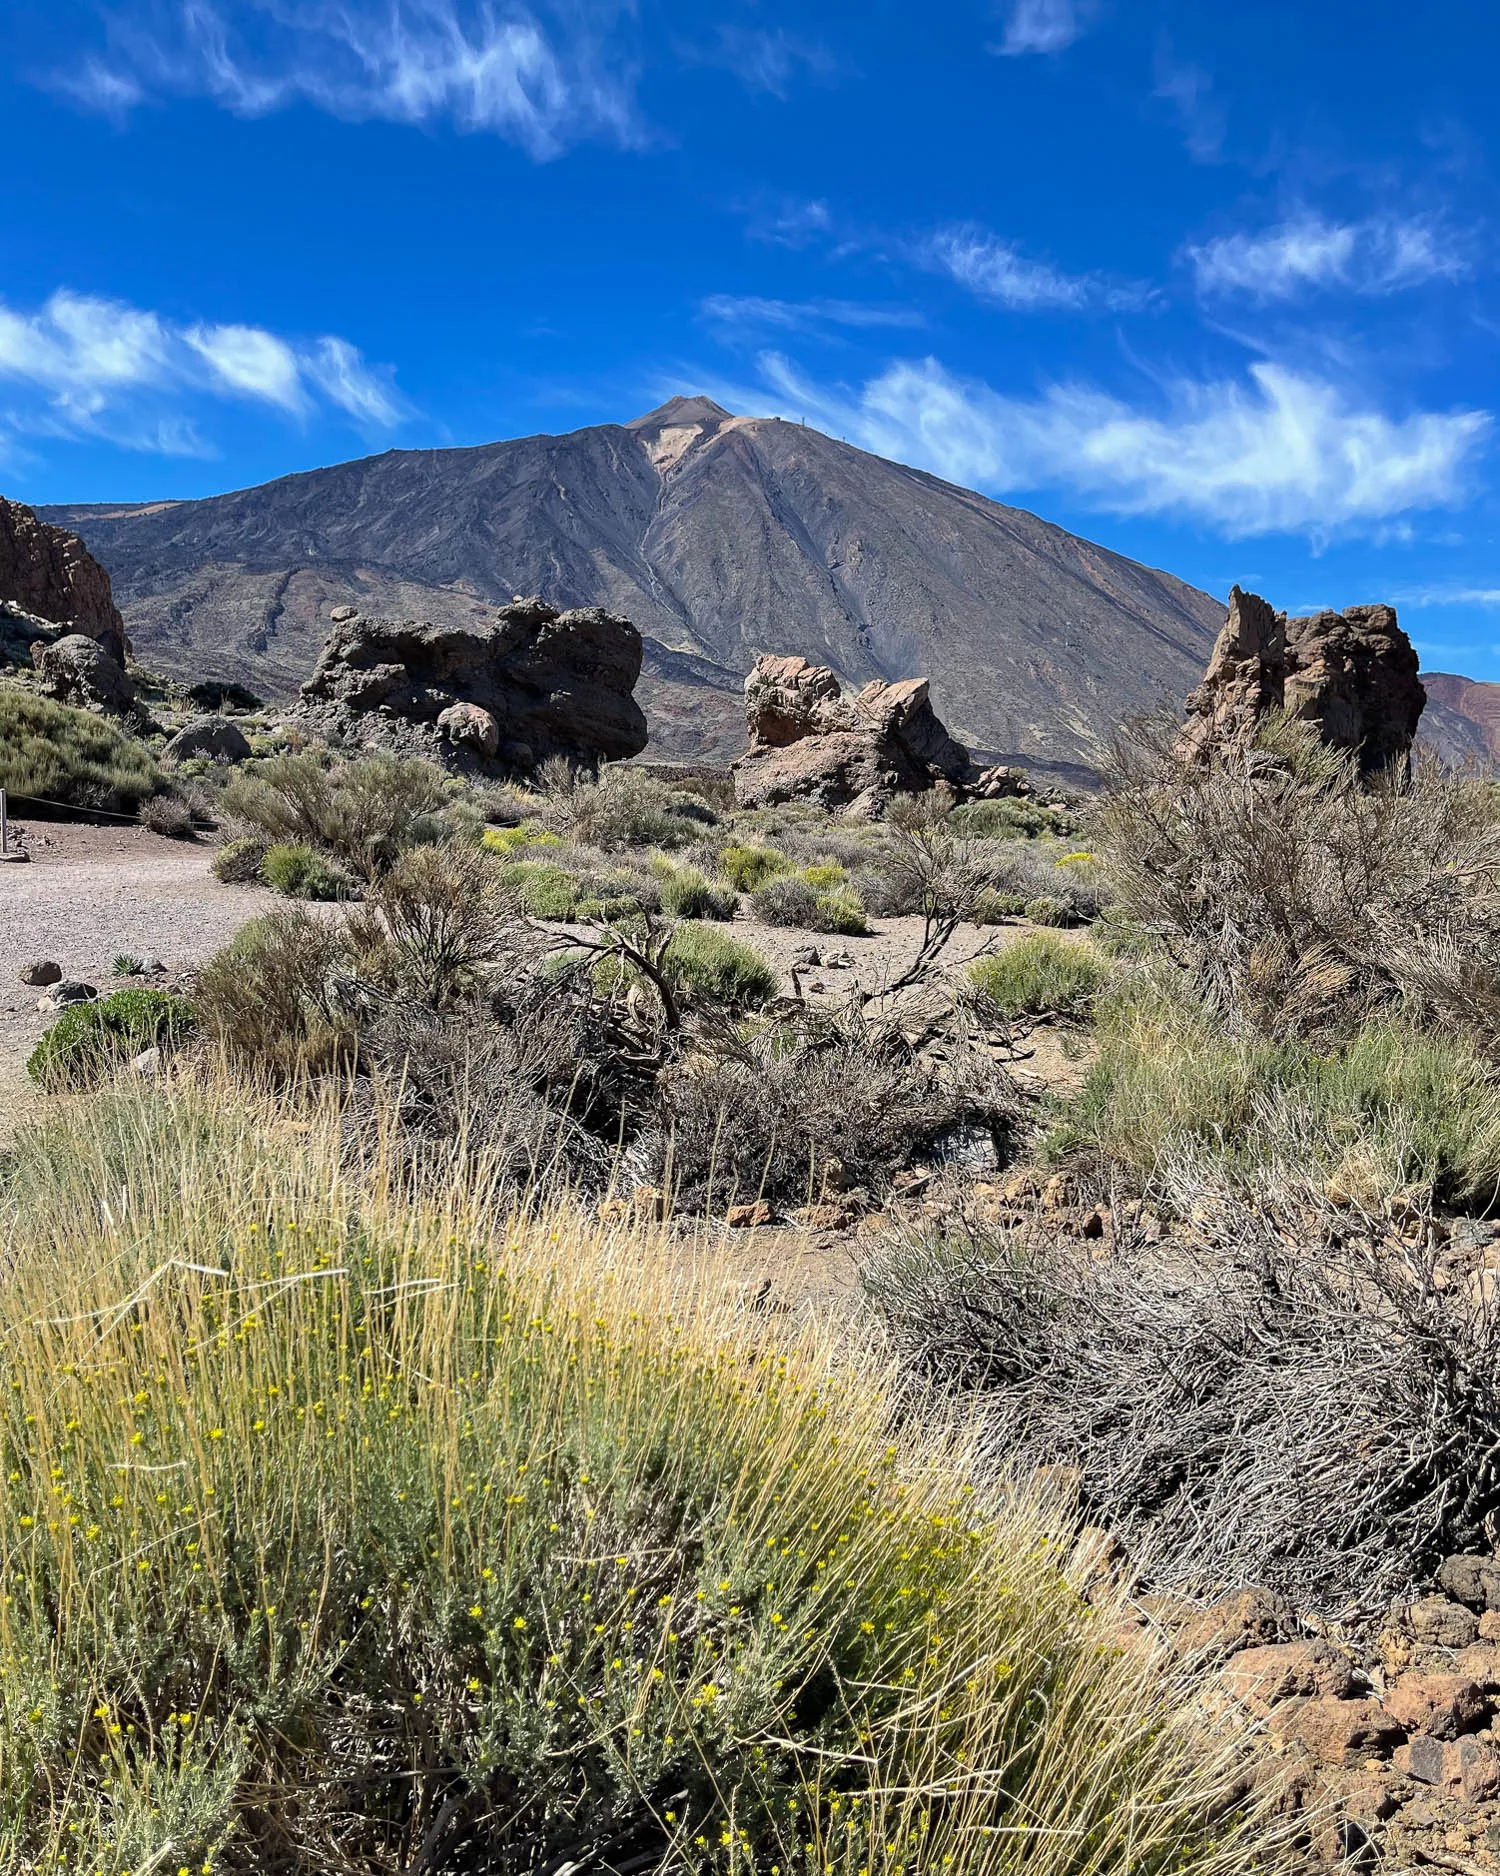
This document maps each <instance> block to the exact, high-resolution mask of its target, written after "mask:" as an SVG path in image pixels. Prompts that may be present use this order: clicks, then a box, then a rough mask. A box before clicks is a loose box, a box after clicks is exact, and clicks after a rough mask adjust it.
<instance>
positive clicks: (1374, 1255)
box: [866, 1191, 1500, 1619]
mask: <svg viewBox="0 0 1500 1876" xmlns="http://www.w3.org/2000/svg"><path fill="white" fill-rule="evenodd" d="M1200 1212H1201V1215H1202V1217H1203V1218H1205V1219H1210V1218H1212V1217H1214V1216H1215V1215H1217V1216H1219V1217H1220V1218H1221V1220H1222V1224H1221V1227H1220V1228H1218V1229H1215V1228H1214V1227H1213V1226H1212V1225H1211V1224H1208V1223H1203V1224H1201V1225H1200V1228H1199V1230H1198V1232H1197V1234H1196V1235H1195V1238H1194V1240H1193V1241H1192V1242H1191V1243H1177V1244H1174V1245H1173V1246H1171V1247H1170V1248H1168V1247H1155V1248H1149V1247H1146V1246H1143V1245H1141V1244H1138V1243H1133V1242H1131V1241H1130V1239H1129V1237H1128V1234H1122V1237H1121V1239H1120V1240H1119V1241H1118V1242H1117V1243H1116V1244H1115V1246H1114V1247H1113V1248H1112V1249H1110V1250H1109V1251H1108V1252H1107V1253H1106V1254H1104V1255H1102V1256H1101V1255H1100V1254H1099V1251H1100V1247H1099V1246H1098V1244H1080V1243H1077V1242H1071V1243H1068V1242H1057V1241H1049V1240H1048V1238H1047V1237H1046V1236H1045V1235H1044V1234H1042V1233H1041V1232H1038V1233H1037V1234H1036V1235H1035V1236H1034V1237H1032V1238H1031V1240H1030V1241H1029V1242H1023V1243H1021V1244H1020V1245H1017V1244H1015V1243H1014V1242H1009V1243H1006V1244H1003V1245H1002V1244H998V1243H996V1242H992V1241H988V1240H986V1239H985V1238H984V1237H983V1236H978V1237H975V1236H963V1237H949V1238H946V1239H927V1240H925V1241H924V1240H921V1239H914V1240H912V1241H910V1242H908V1243H906V1244H905V1245H902V1246H899V1247H896V1248H893V1249H891V1250H890V1251H888V1252H887V1253H885V1254H884V1256H883V1257H882V1258H881V1259H880V1260H878V1261H877V1262H876V1263H875V1264H873V1265H872V1266H871V1267H870V1268H869V1269H868V1270H867V1272H866V1282H867V1285H868V1288H869V1292H870V1294H871V1296H872V1298H873V1300H874V1303H875V1305H876V1307H877V1309H878V1310H879V1312H880V1314H881V1315H882V1316H883V1317H884V1319H885V1321H886V1323H887V1324H888V1325H889V1327H890V1331H891V1334H892V1337H893V1340H894V1342H895V1345H896V1348H897V1350H898V1351H899V1354H900V1357H901V1359H902V1361H903V1363H904V1365H905V1367H906V1369H907V1371H908V1373H909V1374H910V1375H911V1376H912V1377H913V1378H914V1379H919V1380H920V1382H921V1383H922V1385H923V1388H924V1390H925V1387H926V1386H927V1385H928V1384H930V1383H932V1382H938V1383H940V1384H941V1385H943V1386H944V1387H947V1388H952V1389H955V1390H963V1391H965V1392H966V1393H968V1394H969V1395H970V1396H971V1398H972V1399H973V1400H974V1402H975V1403H976V1413H977V1419H978V1422H979V1426H980V1429H981V1438H982V1441H983V1445H984V1448H985V1450H986V1451H987V1452H988V1454H989V1456H990V1459H991V1461H992V1463H993V1465H994V1466H995V1467H996V1468H997V1469H1006V1468H1014V1469H1018V1470H1020V1471H1021V1472H1025V1471H1026V1470H1027V1469H1029V1468H1031V1467H1033V1466H1040V1465H1062V1466H1066V1467H1075V1468H1077V1474H1078V1477H1079V1479H1080V1491H1081V1497H1082V1503H1083V1506H1084V1508H1085V1511H1086V1513H1087V1514H1088V1515H1089V1516H1091V1517H1093V1518H1095V1519H1096V1520H1098V1521H1099V1522H1101V1523H1104V1524H1106V1525H1108V1527H1109V1528H1110V1529H1112V1530H1113V1531H1115V1532H1116V1533H1118V1534H1119V1535H1120V1536H1121V1537H1122V1538H1123V1539H1124V1541H1125V1543H1126V1546H1127V1549H1128V1550H1129V1551H1130V1553H1131V1555H1132V1558H1133V1561H1134V1563H1135V1564H1136V1566H1137V1567H1138V1568H1140V1569H1141V1570H1142V1572H1143V1575H1144V1577H1145V1580H1146V1581H1148V1582H1151V1583H1154V1584H1156V1585H1157V1586H1160V1587H1170V1588H1180V1589H1185V1590H1188V1591H1190V1592H1193V1591H1197V1592H1208V1591H1213V1590H1217V1589H1222V1588H1224V1587H1233V1586H1238V1585H1242V1584H1246V1583H1261V1584H1266V1585H1268V1586H1269V1587H1270V1588H1272V1589H1274V1590H1277V1591H1280V1592H1282V1593H1283V1594H1285V1595H1287V1596H1288V1597H1289V1598H1291V1599H1292V1600H1293V1602H1294V1603H1295V1605H1296V1606H1297V1607H1298V1608H1300V1609H1302V1610H1304V1611H1307V1612H1313V1613H1318V1614H1323V1615H1327V1616H1342V1617H1345V1618H1347V1619H1355V1618H1359V1617H1369V1616H1374V1615H1378V1614H1379V1613H1380V1612H1381V1611H1382V1610H1383V1609H1384V1608H1385V1606H1386V1605H1387V1604H1388V1602H1389V1600H1390V1599H1391V1598H1392V1597H1393V1596H1395V1595H1399V1594H1403V1593H1405V1592H1407V1591H1408V1590H1409V1589H1410V1588H1411V1587H1412V1585H1413V1584H1414V1582H1415V1581H1416V1580H1418V1579H1420V1578H1421V1576H1422V1575H1423V1573H1424V1571H1428V1570H1430V1569H1431V1568H1432V1567H1433V1566H1435V1565H1436V1563H1437V1562H1438V1561H1439V1560H1440V1559H1441V1558H1442V1557H1443V1556H1445V1555H1447V1554H1448V1553H1449V1552H1452V1551H1455V1550H1462V1549H1465V1548H1470V1547H1473V1546H1475V1545H1481V1546H1483V1547H1485V1548H1487V1547H1488V1543H1489V1540H1490V1538H1491V1537H1492V1536H1493V1533H1494V1520H1495V1518H1496V1516H1497V1514H1500V1437H1497V1429H1500V1311H1497V1304H1496V1299H1495V1294H1494V1291H1493V1288H1492V1286H1491V1285H1490V1284H1487V1283H1485V1282H1484V1281H1483V1280H1481V1279H1480V1278H1478V1277H1477V1276H1474V1275H1472V1274H1471V1275H1469V1276H1464V1275H1461V1274H1459V1273H1458V1272H1456V1271H1455V1270H1454V1269H1453V1267H1452V1264H1451V1261H1449V1262H1447V1263H1445V1261H1444V1258H1443V1255H1442V1253H1440V1251H1439V1250H1438V1249H1437V1248H1436V1247H1435V1246H1434V1244H1433V1241H1432V1238H1431V1236H1430V1234H1428V1235H1425V1236H1424V1237H1423V1239H1422V1241H1421V1242H1419V1243H1415V1244H1414V1243H1412V1242H1410V1241H1408V1238H1407V1237H1404V1236H1403V1235H1402V1234H1401V1233H1400V1232H1398V1231H1397V1230H1396V1228H1395V1227H1394V1226H1393V1225H1392V1224H1390V1223H1389V1222H1388V1221H1385V1220H1382V1219H1378V1218H1375V1217H1372V1216H1366V1215H1363V1214H1358V1213H1352V1212H1343V1213H1335V1212H1333V1211H1331V1210H1330V1209H1329V1208H1328V1207H1326V1206H1323V1205H1321V1204H1319V1203H1316V1202H1314V1201H1312V1200H1308V1201H1306V1202H1305V1203H1296V1202H1293V1201H1292V1200H1290V1199H1289V1198H1288V1197H1287V1194H1286V1192H1285V1191H1283V1193H1282V1194H1281V1195H1280V1198H1279V1200H1278V1199H1272V1200H1271V1201H1270V1202H1268V1203H1265V1204H1263V1205H1261V1206H1259V1207H1257V1208H1256V1209H1255V1210H1253V1211H1251V1210H1248V1209H1246V1208H1244V1207H1242V1206H1235V1205H1231V1206H1229V1207H1227V1208H1224V1209H1223V1210H1222V1211H1220V1212H1218V1213H1217V1214H1216V1213H1215V1208H1214V1207H1213V1206H1212V1205H1210V1204H1207V1203H1205V1204H1204V1205H1203V1206H1202V1207H1201V1208H1200Z"/></svg>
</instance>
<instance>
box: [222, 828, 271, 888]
mask: <svg viewBox="0 0 1500 1876" xmlns="http://www.w3.org/2000/svg"><path fill="white" fill-rule="evenodd" d="M266 845H267V843H266V842H265V841H264V840H263V839H262V838H261V836H260V835H259V834H242V835H241V836H240V838H239V839H238V840H226V841H225V842H224V845H223V846H222V847H220V848H219V850H218V852H217V853H216V854H215V855H214V857H213V859H212V860H210V861H209V865H208V870H209V872H211V873H212V874H213V876H214V878H215V879H218V880H222V881H223V882H224V884H225V885H226V886H253V885H257V884H259V883H260V880H261V870H260V863H261V861H262V860H263V859H264V858H265V857H266Z"/></svg>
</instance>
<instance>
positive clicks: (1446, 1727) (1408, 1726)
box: [1384, 1674, 1489, 1739]
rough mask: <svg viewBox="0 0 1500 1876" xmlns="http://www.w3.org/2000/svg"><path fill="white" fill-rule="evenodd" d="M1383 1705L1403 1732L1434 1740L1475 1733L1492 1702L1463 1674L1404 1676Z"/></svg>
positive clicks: (1389, 1693)
mask: <svg viewBox="0 0 1500 1876" xmlns="http://www.w3.org/2000/svg"><path fill="white" fill-rule="evenodd" d="M1384 1706H1385V1710H1386V1712H1387V1713H1389V1714H1390V1716H1391V1718H1392V1719H1393V1720H1395V1721H1396V1722H1397V1724H1398V1725H1399V1726H1401V1727H1402V1728H1403V1730H1404V1731H1406V1732H1408V1733H1426V1734H1428V1735H1429V1736H1430V1737H1431V1738H1433V1739H1456V1738H1457V1737H1458V1735H1459V1734H1460V1733H1470V1732H1473V1730H1474V1728H1475V1727H1476V1726H1478V1725H1479V1724H1480V1723H1481V1722H1482V1721H1483V1720H1484V1718H1485V1716H1486V1714H1487V1713H1488V1711H1489V1702H1488V1701H1487V1700H1486V1699H1485V1697H1484V1695H1483V1694H1482V1693H1481V1692H1480V1690H1479V1688H1478V1687H1477V1686H1476V1685H1475V1683H1474V1682H1473V1681H1471V1680H1470V1679H1469V1678H1468V1677H1467V1675H1463V1674H1403V1675H1402V1676H1401V1678H1400V1679H1399V1680H1398V1681H1397V1682H1396V1683H1395V1685H1394V1686H1392V1687H1390V1688H1388V1689H1387V1691H1386V1696H1385V1701H1384Z"/></svg>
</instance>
